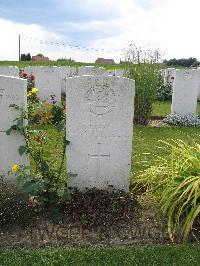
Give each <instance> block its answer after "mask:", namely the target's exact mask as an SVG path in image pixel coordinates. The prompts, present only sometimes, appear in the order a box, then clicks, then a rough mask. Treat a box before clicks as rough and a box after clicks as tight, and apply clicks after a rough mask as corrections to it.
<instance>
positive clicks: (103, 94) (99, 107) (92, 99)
mask: <svg viewBox="0 0 200 266" xmlns="http://www.w3.org/2000/svg"><path fill="white" fill-rule="evenodd" d="M86 100H87V103H88V104H89V108H90V112H91V113H93V114H96V115H105V114H107V113H109V112H111V111H112V110H113V109H114V107H115V103H116V95H115V92H114V90H113V89H111V88H110V87H109V86H108V85H106V84H104V85H99V86H94V87H92V88H90V89H89V90H88V91H87V93H86Z"/></svg>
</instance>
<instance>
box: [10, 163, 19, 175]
mask: <svg viewBox="0 0 200 266" xmlns="http://www.w3.org/2000/svg"><path fill="white" fill-rule="evenodd" d="M18 171H19V165H18V164H13V166H12V172H13V173H17V172H18Z"/></svg>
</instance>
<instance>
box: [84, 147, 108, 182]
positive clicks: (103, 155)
mask: <svg viewBox="0 0 200 266" xmlns="http://www.w3.org/2000/svg"><path fill="white" fill-rule="evenodd" d="M101 145H102V143H97V152H96V153H95V154H88V157H89V158H92V159H96V178H101V177H102V176H101V175H102V169H101V160H102V159H107V158H109V157H110V154H109V153H103V152H101Z"/></svg>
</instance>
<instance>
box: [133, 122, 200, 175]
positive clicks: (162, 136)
mask: <svg viewBox="0 0 200 266" xmlns="http://www.w3.org/2000/svg"><path fill="white" fill-rule="evenodd" d="M172 139H173V140H176V139H181V140H183V141H187V142H188V143H191V142H192V141H196V142H198V143H200V130H199V128H197V127H149V126H148V127H144V126H135V127H134V133H133V156H132V172H133V174H136V173H137V171H141V170H143V169H144V168H146V167H148V166H150V165H151V164H152V163H153V161H154V159H155V156H164V155H166V154H168V153H169V150H168V149H163V148H160V147H164V146H165V145H164V144H163V143H161V142H160V141H166V142H167V141H171V140H172Z"/></svg>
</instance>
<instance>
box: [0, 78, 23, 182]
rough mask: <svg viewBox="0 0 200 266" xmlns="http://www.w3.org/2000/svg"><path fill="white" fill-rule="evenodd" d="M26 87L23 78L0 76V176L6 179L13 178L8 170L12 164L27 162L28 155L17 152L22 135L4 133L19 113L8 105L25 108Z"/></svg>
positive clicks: (21, 141) (21, 143) (21, 142)
mask: <svg viewBox="0 0 200 266" xmlns="http://www.w3.org/2000/svg"><path fill="white" fill-rule="evenodd" d="M26 87H27V82H26V80H24V79H20V78H15V77H7V76H0V114H1V120H0V176H3V177H4V178H5V179H6V180H12V179H13V178H14V176H13V174H12V173H11V172H10V170H11V166H12V165H13V164H19V165H22V164H23V165H27V164H28V157H27V156H26V155H23V156H20V155H19V153H18V148H19V147H20V146H21V145H23V144H24V139H23V137H22V136H21V135H19V133H17V132H14V131H12V133H11V135H10V136H7V135H6V130H7V129H9V128H10V127H11V126H12V125H13V124H14V123H16V122H13V120H15V119H16V118H17V117H19V115H20V113H19V111H17V110H15V109H14V108H13V107H9V106H10V104H16V105H18V106H20V107H23V108H26V104H27V102H26V101H27V100H26V99H27V97H26V90H27V89H26Z"/></svg>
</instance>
